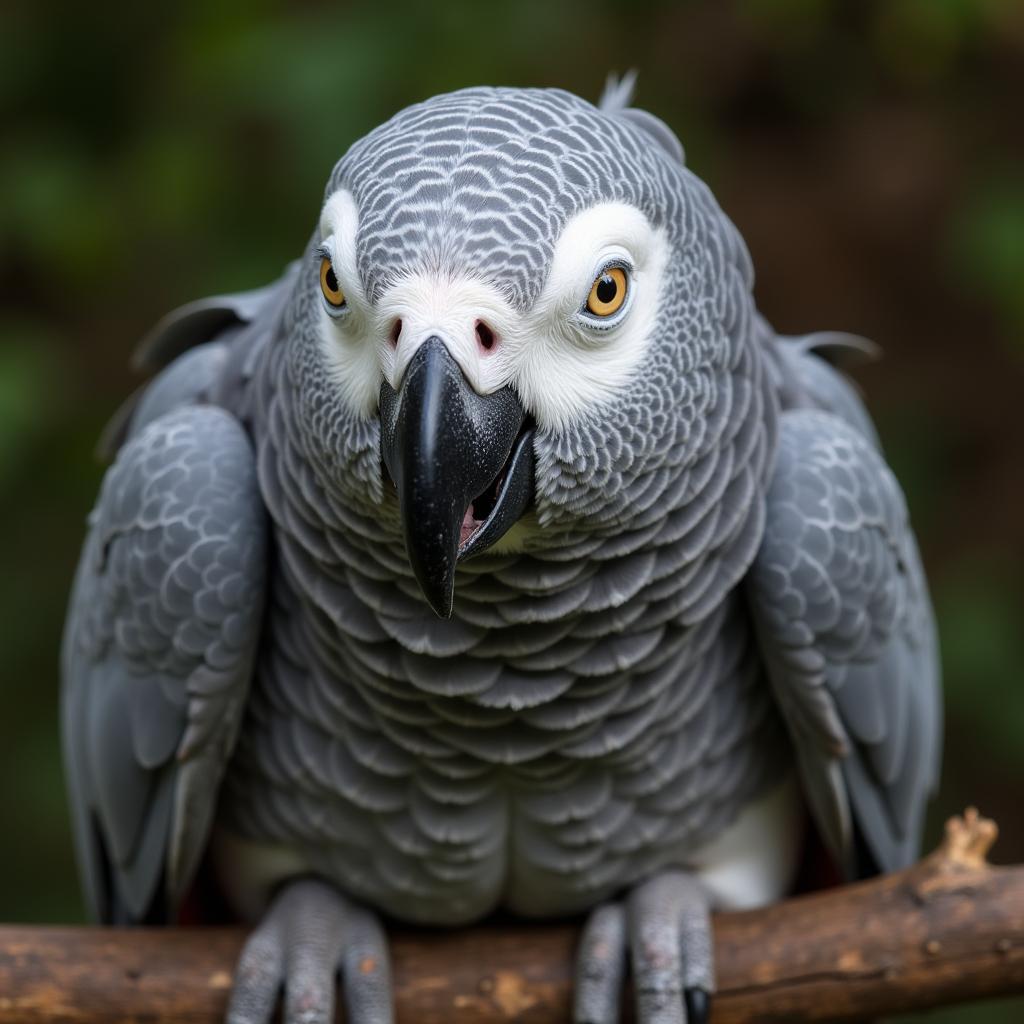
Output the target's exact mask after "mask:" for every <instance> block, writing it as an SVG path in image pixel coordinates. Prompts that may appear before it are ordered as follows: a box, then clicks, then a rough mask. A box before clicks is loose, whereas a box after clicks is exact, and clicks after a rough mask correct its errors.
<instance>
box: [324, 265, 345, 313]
mask: <svg viewBox="0 0 1024 1024" xmlns="http://www.w3.org/2000/svg"><path fill="white" fill-rule="evenodd" d="M320 290H321V291H322V292H323V293H324V298H325V299H326V300H327V304H328V305H329V306H330V307H331V308H332V309H338V310H340V309H344V308H345V293H344V292H343V291H342V290H341V285H339V284H338V278H337V276H336V275H335V273H334V265H333V264H332V263H331V258H330V257H329V256H322V257H321V259H320Z"/></svg>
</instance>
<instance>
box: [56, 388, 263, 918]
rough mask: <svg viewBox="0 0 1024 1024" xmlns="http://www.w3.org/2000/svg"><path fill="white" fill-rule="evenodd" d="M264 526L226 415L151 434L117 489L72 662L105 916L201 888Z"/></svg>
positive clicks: (166, 909)
mask: <svg viewBox="0 0 1024 1024" xmlns="http://www.w3.org/2000/svg"><path fill="white" fill-rule="evenodd" d="M264 519H265V516H264V511H263V507H262V503H261V501H260V497H259V492H258V489H257V484H256V474H255V466H254V459H253V453H252V449H251V447H250V444H249V441H248V438H247V437H246V435H245V433H244V431H243V430H242V427H241V426H240V425H239V424H238V422H237V421H236V420H235V419H234V418H233V417H232V416H231V415H230V414H228V413H227V412H224V411H223V410H221V409H218V408H215V407H212V406H207V407H202V406H188V407H185V408H181V409H178V410H175V411H172V412H169V413H167V414H165V415H164V416H161V417H160V418H158V419H156V420H155V421H154V422H152V423H150V424H149V425H147V426H146V427H145V428H144V429H143V430H142V431H141V432H140V433H138V434H137V435H136V436H134V437H133V438H132V439H131V440H130V441H129V442H128V443H127V444H126V445H125V446H124V448H123V449H122V450H121V452H120V454H119V455H118V458H117V461H116V462H115V463H114V465H113V466H112V467H111V468H110V470H109V471H108V473H107V476H106V478H105V479H104V483H103V488H102V490H101V492H100V497H99V499H98V501H97V504H96V507H95V509H94V511H93V513H92V515H91V516H90V530H89V534H88V537H87V539H86V544H85V548H84V550H83V554H82V558H81V561H80V563H79V568H78V573H77V576H76V579H75V585H74V589H73V592H72V597H71V604H70V608H69V613H68V622H67V626H66V629H65V635H64V645H63V650H62V677H63V679H62V687H63V689H62V718H63V738H64V754H65V765H66V772H67V779H68V787H69V791H70V796H71V803H72V813H73V821H74V830H75V840H76V845H77V848H78V854H79V862H80V867H81V870H82V873H83V876H84V880H85V888H86V893H87V898H88V902H89V906H90V910H91V911H92V913H93V916H94V917H97V918H101V919H104V920H108V921H109V920H118V921H123V922H136V921H142V920H149V919H154V918H159V917H163V916H166V915H167V914H169V913H171V912H173V910H174V906H175V904H176V902H177V900H178V899H179V898H180V897H181V895H182V894H183V890H184V889H185V888H186V887H187V886H188V884H189V882H190V881H191V878H192V876H193V874H194V870H195V867H196V865H197V863H198V860H199V858H200V856H201V855H202V851H203V848H204V846H205V841H206V837H207V833H208V830H209V826H210V822H211V819H212V815H213V809H214V805H215V802H216V793H217V788H218V785H219V782H220V777H221V774H222V772H223V769H224V766H225V763H226V761H227V758H228V756H229V755H230V752H231V750H232V748H233V746H234V741H235V737H236V734H237V730H238V725H239V721H240V718H241V712H242V708H243V706H244V703H245V698H246V695H247V692H248V687H249V679H250V675H251V671H252V662H253V658H254V655H255V650H256V645H257V641H258V637H259V627H260V617H261V614H262V607H263V590H264V574H265V559H266V553H265V534H266V526H265V521H264Z"/></svg>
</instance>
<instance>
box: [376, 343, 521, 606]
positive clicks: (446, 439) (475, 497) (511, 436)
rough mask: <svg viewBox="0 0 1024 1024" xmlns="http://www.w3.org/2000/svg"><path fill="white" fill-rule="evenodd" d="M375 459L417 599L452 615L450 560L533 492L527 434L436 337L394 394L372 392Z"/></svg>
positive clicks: (473, 549)
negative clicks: (389, 483)
mask: <svg viewBox="0 0 1024 1024" xmlns="http://www.w3.org/2000/svg"><path fill="white" fill-rule="evenodd" d="M380 418H381V455H382V457H383V459H384V464H385V465H386V466H387V468H388V472H389V473H390V474H391V479H392V480H393V481H394V482H395V487H396V488H397V489H398V506H399V510H400V512H401V516H402V527H403V530H404V531H405V546H406V549H407V551H408V553H409V562H410V564H411V565H412V571H413V572H414V573H415V575H416V579H417V581H418V582H419V585H420V589H421V590H422V591H423V596H424V597H425V598H426V599H427V601H428V602H429V604H430V607H431V608H433V609H434V611H435V612H437V614H438V615H439V616H441V617H442V618H448V617H449V616H450V615H451V613H452V596H453V592H454V589H455V566H456V564H457V563H458V562H459V561H461V560H462V559H464V558H468V557H469V556H470V555H474V554H477V553H478V552H480V551H483V550H484V549H485V548H487V547H489V546H490V545H491V544H493V543H494V542H495V541H496V540H498V538H499V537H502V536H503V535H504V534H505V533H506V532H507V531H508V530H509V528H510V527H511V526H512V525H513V524H514V523H515V522H516V520H518V519H519V517H520V516H521V515H522V514H523V513H524V512H525V511H526V508H527V506H528V505H529V504H530V501H531V500H532V498H533V444H532V440H533V430H532V427H530V426H529V425H528V421H527V419H526V414H525V412H524V411H523V407H522V405H521V404H520V402H519V399H518V398H517V397H516V395H515V394H514V392H513V391H512V390H511V388H509V387H504V388H502V389H501V390H500V391H495V392H494V393H493V394H490V395H478V394H477V393H476V392H475V391H474V390H473V388H472V387H471V386H470V384H469V382H468V381H467V380H466V378H465V377H464V376H463V373H462V370H461V369H459V365H458V363H456V362H455V360H454V359H453V358H452V357H451V355H450V354H449V352H448V349H447V348H446V347H445V344H444V342H442V341H441V339H440V338H438V337H431V338H428V339H427V340H426V341H425V342H424V343H423V344H422V345H421V346H420V347H419V349H418V350H417V352H416V354H415V355H414V356H413V358H412V362H410V363H409V367H408V369H407V370H406V372H405V378H404V379H403V381H402V383H401V385H400V386H399V389H398V391H395V390H394V388H392V387H391V385H390V384H388V383H387V381H385V382H384V383H383V384H382V385H381V389H380Z"/></svg>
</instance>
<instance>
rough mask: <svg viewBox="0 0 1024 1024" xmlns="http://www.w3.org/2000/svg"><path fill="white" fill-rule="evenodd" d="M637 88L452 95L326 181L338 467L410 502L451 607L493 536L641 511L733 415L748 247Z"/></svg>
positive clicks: (321, 400) (588, 538)
mask: <svg viewBox="0 0 1024 1024" xmlns="http://www.w3.org/2000/svg"><path fill="white" fill-rule="evenodd" d="M621 99H622V98H621V97H620V99H619V100H616V99H615V98H614V97H613V100H612V102H611V103H608V104H605V105H604V106H603V107H595V106H593V105H592V104H590V103H587V102H585V101H584V100H582V99H579V98H577V97H575V96H573V95H571V94H569V93H566V92H562V91H558V90H525V89H524V90H520V89H468V90H464V91H461V92H457V93H453V94H450V95H446V96H439V97H435V98H433V99H431V100H429V101H427V102H425V103H421V104H418V105H416V106H413V107H410V108H408V109H406V110H404V111H402V112H401V113H399V114H397V115H396V116H395V117H394V118H392V119H391V120H390V121H388V122H387V123H385V124H383V125H382V126H380V127H379V128H377V129H376V130H374V131H372V132H371V133H370V134H369V135H367V136H366V137H364V138H363V139H362V140H360V141H359V142H357V143H356V144H355V145H353V146H352V148H351V149H350V150H349V151H348V153H347V154H346V155H345V156H344V157H343V158H342V159H341V160H340V162H339V163H338V164H337V166H336V167H335V169H334V171H333V173H332V175H331V178H330V181H329V182H328V185H327V189H326V194H325V201H324V204H323V207H322V210H321V216H320V223H319V226H318V229H317V231H316V232H315V234H314V237H313V240H312V243H311V249H310V254H311V257H312V258H311V265H310V266H309V268H308V272H305V273H304V274H303V276H302V280H301V282H300V293H301V294H300V296H299V300H300V302H301V308H300V311H299V316H300V317H301V318H302V324H303V326H304V330H303V331H300V332H299V336H300V338H301V339H302V340H301V342H300V346H299V349H298V350H297V352H296V354H295V357H294V359H293V363H294V364H295V366H294V373H293V379H294V380H295V382H296V388H297V391H298V393H299V395H300V401H301V402H303V403H304V409H305V412H304V417H303V422H304V424H305V429H306V430H307V431H308V432H309V434H310V438H309V439H308V440H309V441H310V444H308V445H307V449H308V448H310V447H311V448H313V449H314V450H315V452H319V453H320V455H321V458H320V460H319V461H320V467H321V472H322V473H326V474H327V475H328V476H330V475H331V474H333V477H334V479H332V480H328V481H327V482H326V483H327V486H328V487H336V486H340V487H341V488H342V489H343V490H345V491H346V493H347V494H348V496H349V497H350V498H352V497H353V496H354V497H355V499H356V500H357V501H359V502H360V503H361V504H362V506H363V507H364V508H369V507H370V506H371V505H377V506H381V505H382V504H384V505H387V504H389V503H390V506H391V507H392V508H393V509H394V510H395V512H396V524H397V527H398V529H399V531H400V532H401V534H402V536H403V537H404V544H405V551H406V554H407V557H408V560H409V563H410V565H411V568H412V571H413V574H414V575H415V577H416V580H417V581H418V583H419V587H420V589H421V590H422V593H423V595H424V597H425V598H426V600H427V601H428V603H429V604H430V605H431V607H432V608H433V609H434V611H435V612H436V613H437V614H438V615H440V616H448V615H450V614H451V609H452V600H453V590H454V585H455V569H456V566H457V565H458V564H459V563H460V562H462V561H464V560H465V559H468V558H470V557H472V556H474V555H477V554H479V553H480V552H483V551H485V550H488V549H490V550H492V551H496V552H503V551H504V552H509V551H517V550H518V551H541V550H543V549H547V550H549V551H550V550H551V549H552V548H554V547H560V548H562V549H565V550H578V549H579V546H580V545H581V544H587V543H594V539H595V538H600V537H601V536H606V537H607V536H612V535H615V536H621V535H622V534H623V533H624V532H626V533H629V532H630V531H633V532H635V531H636V530H640V529H641V528H642V527H643V525H644V522H645V519H646V520H647V521H648V522H649V521H652V516H653V515H654V514H655V513H657V512H658V511H659V503H660V505H661V508H660V512H661V514H664V512H665V511H666V509H665V507H664V503H665V502H666V501H668V500H669V499H670V492H671V491H672V489H673V487H675V488H676V490H678V489H679V486H680V481H681V480H682V476H683V474H684V473H685V471H686V469H687V468H688V467H689V466H692V465H693V464H694V462H695V461H696V460H698V459H699V457H700V455H701V452H705V451H707V450H709V449H710V448H711V447H712V446H713V445H714V443H715V440H716V436H717V435H716V432H718V433H721V432H722V431H724V430H726V429H727V428H728V419H729V417H728V415H727V410H725V411H724V412H723V409H722V403H721V402H720V401H717V398H719V397H721V389H722V387H723V384H722V381H723V380H724V379H725V377H726V376H728V374H729V372H730V371H731V369H732V367H733V364H734V363H735V361H736V359H737V358H738V353H737V344H736V340H735V339H736V338H737V337H739V336H740V335H742V334H743V333H744V331H745V330H746V328H747V327H748V326H749V320H750V317H751V316H752V306H751V301H750V287H751V272H750V266H749V260H748V258H747V254H746V251H745V249H744V247H743V243H742V241H741V240H740V238H739V236H738V234H737V232H736V231H735V229H734V228H733V227H732V225H731V224H730V223H729V222H728V220H727V219H726V218H725V217H724V215H723V214H722V213H721V211H720V209H719V208H718V206H717V204H716V203H715V201H714V200H713V198H712V197H711V195H710V192H709V191H708V190H707V188H706V187H705V186H704V185H703V184H702V183H701V182H700V181H699V180H698V179H697V178H696V177H694V176H693V175H692V174H691V173H690V172H689V171H688V170H687V169H686V167H685V166H684V163H683V154H682V147H681V146H680V145H679V143H678V142H677V141H676V140H675V138H674V136H672V135H671V133H670V132H669V130H668V129H667V128H666V127H665V126H664V125H663V124H662V123H661V122H660V121H658V120H657V119H656V118H654V117H653V116H651V115H649V114H646V113H645V112H643V111H640V110H636V109H632V108H628V107H626V106H625V103H624V102H621ZM725 404H726V405H728V403H725ZM716 408H717V416H716V415H715V414H714V410H715V409H716ZM716 419H717V422H716ZM343 449H347V450H343ZM356 449H358V450H359V452H361V453H362V456H365V458H363V460H362V462H361V463H360V460H359V458H358V457H357V455H356V454H354V452H355V450H356ZM371 452H372V459H371V457H370V453H371ZM371 462H372V465H371ZM357 465H361V466H362V469H361V471H354V470H353V467H354V466H357ZM342 475H346V479H344V480H341V479H340V477H341V476H342Z"/></svg>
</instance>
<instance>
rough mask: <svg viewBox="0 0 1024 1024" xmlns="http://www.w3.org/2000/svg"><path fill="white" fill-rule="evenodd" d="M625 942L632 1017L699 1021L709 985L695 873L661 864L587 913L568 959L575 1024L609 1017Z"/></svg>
mask: <svg viewBox="0 0 1024 1024" xmlns="http://www.w3.org/2000/svg"><path fill="white" fill-rule="evenodd" d="M627 947H628V948H629V951H630V954H631V959H632V968H633V988H634V989H635V991H636V1007H637V1013H636V1020H637V1024H706V1021H707V1019H708V1013H709V1010H710V1006H711V993H712V992H713V991H714V987H715V982H714V966H713V963H712V959H713V949H712V943H711V910H710V904H709V901H708V897H707V894H706V893H705V891H704V890H703V888H702V887H701V885H700V883H699V882H698V881H697V880H696V879H694V878H693V877H691V876H690V875H687V874H685V873H684V872H681V871H669V872H666V873H664V874H662V875H657V876H656V877H654V878H652V879H651V880H650V881H648V882H644V883H643V884H642V885H639V886H638V887H637V888H635V889H634V890H633V891H632V892H631V893H630V894H629V896H628V897H627V899H626V900H625V901H624V902H622V903H607V904H605V905H604V906H601V907H598V908H597V909H596V910H595V911H594V912H593V914H591V916H590V919H589V920H588V921H587V924H586V926H585V928H584V930H583V938H582V941H581V944H580V950H579V953H578V956H577V962H576V1000H575V1006H574V1012H573V1020H574V1022H575V1024H616V1022H617V1021H618V1019H619V1006H620V1003H621V995H622V981H623V976H624V974H625V967H626V949H627Z"/></svg>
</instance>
